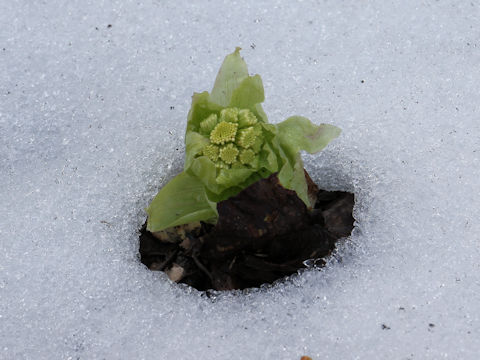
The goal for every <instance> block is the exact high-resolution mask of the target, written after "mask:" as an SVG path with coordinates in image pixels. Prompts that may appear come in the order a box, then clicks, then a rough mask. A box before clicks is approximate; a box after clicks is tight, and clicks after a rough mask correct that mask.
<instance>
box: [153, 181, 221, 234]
mask: <svg viewBox="0 0 480 360" xmlns="http://www.w3.org/2000/svg"><path fill="white" fill-rule="evenodd" d="M147 213H148V223H147V230H148V231H151V232H155V231H160V230H163V229H166V228H169V227H172V226H177V225H182V224H188V223H190V222H194V221H209V220H214V219H216V218H217V217H218V213H217V207H216V204H215V203H214V202H212V201H210V200H209V199H208V198H207V195H206V193H205V186H204V184H203V183H202V182H201V181H200V180H199V179H198V178H197V177H195V176H191V175H189V174H188V173H186V172H182V173H180V174H179V175H177V176H176V177H175V178H174V179H172V180H171V181H170V182H169V183H168V184H167V185H165V186H164V187H163V188H162V189H161V190H160V192H159V193H158V194H157V196H155V198H154V199H153V201H152V202H151V203H150V206H149V207H148V209H147Z"/></svg>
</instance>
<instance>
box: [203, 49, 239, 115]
mask: <svg viewBox="0 0 480 360" xmlns="http://www.w3.org/2000/svg"><path fill="white" fill-rule="evenodd" d="M247 77H248V69H247V64H246V63H245V61H244V60H243V59H242V57H241V56H240V48H239V47H237V48H236V49H235V51H234V52H233V53H231V54H230V55H227V57H225V60H224V61H223V64H222V67H221V68H220V71H219V72H218V75H217V78H216V79H215V85H214V86H213V89H212V92H211V97H210V99H211V101H213V102H214V103H216V104H218V105H221V106H224V107H227V106H228V104H230V101H231V99H232V94H233V92H234V91H235V89H236V88H237V87H238V86H239V85H240V83H241V82H242V81H243V80H245V79H246V78H247Z"/></svg>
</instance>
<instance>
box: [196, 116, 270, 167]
mask: <svg viewBox="0 0 480 360" xmlns="http://www.w3.org/2000/svg"><path fill="white" fill-rule="evenodd" d="M199 133H200V134H201V135H203V136H205V137H206V138H207V139H208V141H209V142H208V144H205V146H204V147H203V149H202V155H205V156H206V157H208V158H209V159H210V160H211V161H213V162H214V163H215V166H216V167H217V168H219V169H230V168H236V169H239V168H243V167H247V168H255V167H258V161H255V160H258V158H257V157H256V155H257V154H258V153H259V151H260V149H261V147H262V144H263V137H262V129H261V126H260V124H258V120H257V118H256V117H255V115H254V114H253V113H252V112H251V111H250V110H249V109H242V110H239V109H238V108H226V109H223V110H221V111H220V116H218V115H217V114H211V115H210V116H208V117H207V118H206V119H205V120H203V121H202V122H201V123H200V131H199Z"/></svg>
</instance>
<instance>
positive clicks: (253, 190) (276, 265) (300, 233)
mask: <svg viewBox="0 0 480 360" xmlns="http://www.w3.org/2000/svg"><path fill="white" fill-rule="evenodd" d="M305 174H306V177H307V183H308V192H309V198H310V201H311V203H312V204H315V206H314V207H313V209H308V208H307V207H306V206H305V204H304V202H303V201H302V200H301V199H300V198H299V197H298V196H297V195H296V193H295V192H294V191H291V190H287V189H285V188H284V187H283V186H281V185H280V183H279V181H278V178H277V175H276V174H273V175H271V176H270V177H268V178H266V179H262V180H260V181H258V182H256V183H255V184H252V185H251V186H249V187H248V188H246V189H244V190H243V191H241V192H240V193H239V194H238V195H236V196H234V197H231V198H230V199H228V200H225V201H222V202H219V203H218V204H217V209H218V213H219V218H218V222H217V224H216V225H210V224H206V223H203V222H198V223H191V224H187V225H182V226H177V227H174V228H170V229H167V230H164V231H161V232H157V233H150V232H149V231H147V230H146V224H145V225H144V226H143V227H142V229H141V230H140V255H141V261H142V263H143V264H145V265H146V266H147V267H148V268H149V269H150V270H156V271H165V272H166V273H167V275H168V276H169V277H170V279H171V280H172V281H175V282H179V283H185V284H188V285H190V286H192V287H194V288H196V289H198V290H208V289H215V290H231V289H244V288H250V287H258V286H260V285H262V284H265V283H272V282H273V281H275V280H277V279H280V278H282V277H285V276H288V275H291V274H293V273H295V272H297V271H298V270H299V269H302V268H305V265H304V263H305V261H306V260H309V259H315V265H316V266H322V265H324V264H325V262H324V260H322V259H323V258H325V257H326V256H328V255H329V254H330V253H331V252H332V250H333V249H334V248H335V244H336V242H337V241H338V240H339V239H341V238H344V237H346V236H349V235H350V233H351V231H352V229H353V222H354V219H353V217H352V210H353V205H354V196H353V194H351V193H348V192H342V191H325V190H319V189H318V188H317V186H316V185H315V184H314V183H313V182H312V180H311V179H310V177H309V176H308V174H307V173H305Z"/></svg>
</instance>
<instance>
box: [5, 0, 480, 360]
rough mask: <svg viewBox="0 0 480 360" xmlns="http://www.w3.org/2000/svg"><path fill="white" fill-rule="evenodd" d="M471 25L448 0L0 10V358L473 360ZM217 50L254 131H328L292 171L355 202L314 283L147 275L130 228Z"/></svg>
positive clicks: (477, 139)
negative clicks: (231, 282)
mask: <svg viewBox="0 0 480 360" xmlns="http://www.w3.org/2000/svg"><path fill="white" fill-rule="evenodd" d="M479 19H480V7H479V4H478V3H477V2H475V1H472V2H470V1H462V2H458V1H454V0H452V1H447V0H441V1H422V2H419V1H413V0H412V1H383V0H382V1H380V0H379V1H369V2H358V1H353V0H350V1H349V0H346V1H334V0H327V1H314V0H311V1H310V0H308V1H307V0H305V1H300V0H299V1H288V2H285V1H280V0H271V1H258V0H248V1H247V0H246V1H239V2H236V1H235V2H229V1H224V2H222V1H214V0H212V1H206V0H202V1H195V2H194V1H190V2H178V1H158V0H152V1H147V2H144V3H143V2H137V1H124V0H122V1H120V0H118V1H107V0H106V1H101V2H98V1H70V2H60V1H58V2H57V1H49V2H32V1H27V0H25V1H15V2H14V1H10V2H8V1H3V2H2V3H1V4H0V184H1V187H0V204H1V206H0V358H1V359H152V358H155V359H300V356H301V355H309V356H311V357H312V358H313V359H405V360H406V359H441V358H449V359H477V358H478V354H479V353H480V341H478V339H479V338H480V315H479V314H480V246H479V245H480V241H479V238H480V236H479V234H480V225H479V220H478V219H479V215H480V210H479V209H480V191H479V188H480V180H479V179H480V170H479V169H480V163H479V156H480V117H479V115H480V109H479V106H480V105H479V104H480V95H479V85H478V84H479V82H480V72H479V68H478V64H479V63H480V42H479V29H480V21H479ZM109 24H111V27H108V25H109ZM235 46H241V47H242V48H243V49H244V50H243V51H242V54H243V56H244V57H245V59H246V61H247V63H248V65H249V69H250V71H251V72H252V73H258V74H260V75H261V76H262V78H263V80H264V85H265V91H266V102H265V110H266V112H267V114H268V115H269V118H270V120H271V121H272V122H278V121H281V120H283V119H285V118H286V117H287V116H289V115H294V114H298V115H304V116H307V117H309V118H311V119H312V120H313V121H315V122H317V123H321V122H326V123H331V124H334V125H337V126H339V127H341V128H342V129H343V133H342V135H341V137H340V138H339V139H337V140H335V141H334V142H333V143H332V144H331V146H329V147H328V148H327V149H326V150H325V151H324V152H322V153H321V154H318V155H315V156H305V159H306V166H307V169H309V170H310V171H311V173H312V174H313V177H314V179H315V180H316V181H318V182H319V184H320V185H321V186H322V187H324V188H328V189H343V190H351V191H354V192H355V194H356V197H357V204H356V206H355V218H356V221H357V222H356V228H355V230H354V232H353V235H352V236H351V238H350V239H349V240H348V241H347V242H346V243H345V244H343V245H342V246H341V247H340V248H339V251H338V253H337V254H336V256H335V258H334V259H332V261H331V262H330V263H329V264H328V266H327V267H326V268H325V269H323V270H322V271H316V270H310V271H307V272H305V273H303V274H302V275H300V276H294V277H292V278H291V279H290V280H288V281H284V282H281V283H278V284H277V285H275V286H274V287H273V288H264V289H260V290H254V291H250V292H247V293H241V292H231V293H224V294H218V295H216V297H215V298H214V299H210V298H208V297H206V296H204V295H202V294H201V293H199V292H197V291H196V290H191V289H188V288H185V287H181V286H177V285H175V284H171V283H170V282H169V281H168V280H167V279H166V276H165V275H164V274H161V273H153V272H151V271H149V270H148V269H146V268H145V267H144V266H143V265H142V264H141V263H140V262H139V259H138V234H137V229H138V228H139V227H140V225H141V224H142V223H143V221H144V220H145V212H144V210H143V209H144V208H145V207H146V206H147V205H148V203H149V201H150V200H151V199H152V197H153V196H154V194H155V193H156V191H157V190H158V188H159V187H160V186H161V185H162V184H164V183H165V181H166V180H168V179H169V178H170V177H172V176H173V175H175V174H176V173H177V172H178V171H179V170H180V169H181V166H182V161H183V151H184V148H183V132H184V128H185V124H186V115H187V112H188V109H189V106H190V100H191V99H190V97H191V95H192V93H193V92H194V91H203V90H210V89H211V86H212V85H213V81H214V78H215V75H216V72H217V70H218V68H219V66H220V64H221V61H222V59H223V57H224V56H225V55H226V54H228V53H230V52H232V51H233V49H234V48H235ZM171 107H172V108H171ZM430 324H432V325H433V326H432V325H430ZM382 325H384V326H383V328H382Z"/></svg>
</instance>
